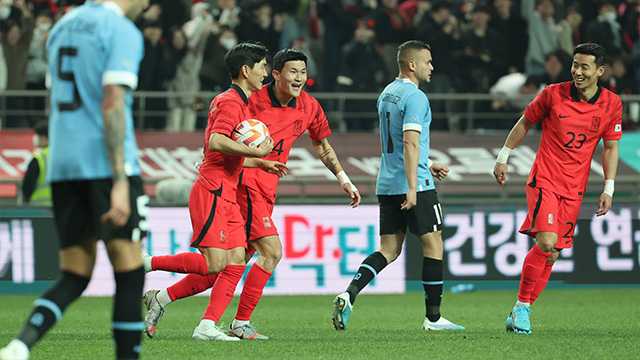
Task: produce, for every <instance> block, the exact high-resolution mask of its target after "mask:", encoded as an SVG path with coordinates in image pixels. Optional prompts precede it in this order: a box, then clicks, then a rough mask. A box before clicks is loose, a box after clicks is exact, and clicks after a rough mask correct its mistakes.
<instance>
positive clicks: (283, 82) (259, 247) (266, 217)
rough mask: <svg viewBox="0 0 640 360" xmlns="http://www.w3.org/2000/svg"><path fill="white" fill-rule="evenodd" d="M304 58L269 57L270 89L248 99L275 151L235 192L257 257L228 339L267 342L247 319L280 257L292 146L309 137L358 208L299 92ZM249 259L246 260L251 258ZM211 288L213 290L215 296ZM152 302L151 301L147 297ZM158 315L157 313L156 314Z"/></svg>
mask: <svg viewBox="0 0 640 360" xmlns="http://www.w3.org/2000/svg"><path fill="white" fill-rule="evenodd" d="M306 65H307V57H306V56H305V55H304V53H302V52H300V51H297V50H293V49H283V50H280V51H278V53H276V55H275V56H274V57H273V71H272V74H273V77H274V79H275V81H274V82H272V83H271V84H270V85H268V86H265V87H263V88H262V89H261V90H259V91H257V92H256V93H255V94H254V95H253V96H251V98H250V99H249V108H250V111H251V112H252V114H253V115H254V116H255V118H256V119H259V120H261V121H262V122H264V123H265V124H266V125H267V126H268V127H269V132H270V134H271V137H272V138H273V139H274V144H275V146H274V147H273V150H272V151H271V153H270V154H269V155H267V156H265V157H264V158H262V159H257V158H251V159H249V158H247V159H245V167H247V168H245V169H244V170H243V172H242V175H241V184H240V186H239V188H238V194H237V196H238V198H237V199H238V204H239V205H240V207H241V210H242V214H243V215H244V216H245V220H246V225H245V226H246V232H247V240H248V244H249V251H248V253H249V255H251V254H252V253H253V251H257V252H258V254H259V255H260V256H259V257H258V258H257V260H256V262H255V264H254V265H253V266H252V267H251V270H250V271H249V273H248V274H247V278H246V280H245V282H244V287H243V291H242V294H241V296H240V303H239V305H238V311H237V313H236V316H235V319H234V320H233V322H232V323H231V329H230V334H231V335H233V336H235V337H237V338H241V339H250V340H253V339H260V340H266V339H268V337H267V336H265V335H262V334H259V333H258V332H257V331H256V330H255V328H254V327H253V325H251V323H250V321H249V320H250V317H251V314H252V312H253V310H254V309H255V307H256V305H257V304H258V301H259V300H260V298H261V296H262V291H263V289H264V287H265V286H266V284H267V282H268V280H269V278H270V277H271V274H272V272H273V271H274V269H275V268H276V265H277V264H278V262H279V261H280V258H281V257H282V244H281V242H280V238H279V236H278V230H277V229H276V227H275V224H274V223H273V220H272V219H271V215H272V212H273V207H274V204H275V200H276V191H277V187H278V182H279V177H280V176H283V175H286V173H287V168H286V165H285V164H286V162H287V159H288V158H289V152H290V151H291V149H292V148H293V144H294V143H295V141H296V140H297V139H298V138H299V137H300V136H302V134H303V133H304V132H305V131H308V133H309V137H310V138H311V141H312V143H313V147H314V149H315V151H316V154H318V156H319V157H320V160H321V161H322V162H323V163H324V165H325V166H326V167H327V169H329V170H330V171H331V172H333V173H334V174H335V175H336V177H337V179H338V182H339V183H340V186H341V188H342V189H343V191H344V192H345V194H346V195H347V196H348V197H349V199H350V204H351V206H353V207H356V206H358V205H359V203H360V194H359V192H358V190H357V189H356V187H355V186H354V185H353V183H352V182H351V180H350V179H349V177H348V176H347V175H346V173H345V172H344V170H343V169H342V166H341V164H340V161H339V160H338V157H337V156H336V153H335V151H334V150H333V148H332V146H331V144H330V143H329V140H328V138H329V136H330V135H331V129H330V128H329V123H328V121H327V118H326V116H325V113H324V111H323V109H322V107H321V106H320V103H318V101H317V100H316V99H315V98H314V97H313V96H311V95H309V94H308V93H306V92H305V91H304V90H303V87H304V84H305V83H306V80H307V66H306ZM249 257H250V256H249ZM212 277H215V275H210V277H209V281H207V278H206V277H203V276H200V275H194V274H189V275H187V276H186V277H184V278H183V279H182V280H180V281H178V282H177V283H176V284H174V285H172V286H171V287H169V288H167V289H165V290H160V291H159V292H158V290H150V291H148V292H147V294H153V293H154V292H155V293H157V294H158V296H157V297H155V298H157V299H158V300H153V304H152V308H151V309H150V312H151V311H152V310H153V308H156V309H162V313H164V307H165V306H166V305H167V304H169V303H170V302H172V301H175V300H178V299H181V298H184V297H187V296H191V295H195V294H197V293H199V292H202V291H204V290H206V289H208V288H209V287H211V285H212V284H213V283H214V282H215V280H213V281H212V280H211V278H212ZM215 290H216V289H215V287H214V290H213V291H215ZM149 297H150V298H152V299H153V298H154V297H151V296H149ZM156 312H159V311H156Z"/></svg>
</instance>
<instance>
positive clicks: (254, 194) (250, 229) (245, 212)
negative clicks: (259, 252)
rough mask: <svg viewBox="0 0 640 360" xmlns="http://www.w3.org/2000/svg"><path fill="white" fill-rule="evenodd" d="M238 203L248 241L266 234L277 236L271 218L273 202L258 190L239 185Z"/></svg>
mask: <svg viewBox="0 0 640 360" xmlns="http://www.w3.org/2000/svg"><path fill="white" fill-rule="evenodd" d="M237 199H238V205H240V211H241V212H242V216H243V217H244V219H245V221H246V222H247V223H246V225H245V231H246V234H247V240H248V241H255V240H258V239H261V238H263V237H266V236H278V229H277V228H276V225H275V224H274V223H273V220H272V219H271V214H272V213H273V203H272V202H271V201H269V200H268V199H266V198H265V197H264V196H263V195H262V194H261V193H260V192H259V191H257V190H254V189H252V188H249V187H247V186H244V185H241V186H239V187H238V196H237Z"/></svg>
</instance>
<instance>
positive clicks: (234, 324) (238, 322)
mask: <svg viewBox="0 0 640 360" xmlns="http://www.w3.org/2000/svg"><path fill="white" fill-rule="evenodd" d="M250 321H251V320H238V319H233V322H232V323H231V327H234V328H236V327H240V326H244V325H249V322H250Z"/></svg>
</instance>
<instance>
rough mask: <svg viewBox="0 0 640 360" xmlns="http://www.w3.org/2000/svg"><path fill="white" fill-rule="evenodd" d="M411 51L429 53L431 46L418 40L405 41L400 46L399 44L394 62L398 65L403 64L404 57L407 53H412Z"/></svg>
mask: <svg viewBox="0 0 640 360" xmlns="http://www.w3.org/2000/svg"><path fill="white" fill-rule="evenodd" d="M412 50H417V51H419V50H429V51H431V45H429V44H428V43H426V42H424V41H420V40H409V41H406V42H404V43H402V44H400V46H398V53H397V54H396V60H397V61H398V65H402V64H404V62H405V61H406V60H405V57H406V54H407V52H409V51H412Z"/></svg>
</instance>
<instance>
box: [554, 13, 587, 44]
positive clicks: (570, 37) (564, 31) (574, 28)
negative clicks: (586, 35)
mask: <svg viewBox="0 0 640 360" xmlns="http://www.w3.org/2000/svg"><path fill="white" fill-rule="evenodd" d="M581 24H582V15H580V13H579V12H578V10H577V9H576V8H575V7H571V8H569V10H568V11H567V16H566V17H565V19H564V20H562V21H561V22H560V34H559V41H560V48H561V49H562V50H564V52H566V53H567V54H572V53H573V49H574V48H575V47H576V45H577V44H579V43H581V41H580V39H581V36H580V25H581Z"/></svg>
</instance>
